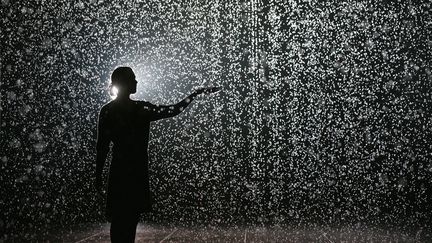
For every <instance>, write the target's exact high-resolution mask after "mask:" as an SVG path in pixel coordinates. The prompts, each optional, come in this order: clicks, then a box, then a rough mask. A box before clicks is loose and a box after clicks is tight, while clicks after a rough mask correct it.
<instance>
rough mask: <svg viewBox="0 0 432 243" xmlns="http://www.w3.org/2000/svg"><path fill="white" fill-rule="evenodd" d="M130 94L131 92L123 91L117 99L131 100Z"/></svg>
mask: <svg viewBox="0 0 432 243" xmlns="http://www.w3.org/2000/svg"><path fill="white" fill-rule="evenodd" d="M129 95H130V94H121V93H119V94H117V98H116V99H117V100H130V98H129Z"/></svg>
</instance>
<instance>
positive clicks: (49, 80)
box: [0, 0, 432, 238]
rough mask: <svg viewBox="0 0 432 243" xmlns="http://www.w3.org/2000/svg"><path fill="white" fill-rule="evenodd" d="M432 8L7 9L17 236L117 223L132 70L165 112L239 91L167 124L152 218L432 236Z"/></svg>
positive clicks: (7, 109)
mask: <svg viewBox="0 0 432 243" xmlns="http://www.w3.org/2000/svg"><path fill="white" fill-rule="evenodd" d="M431 9H432V8H431V6H430V3H428V2H427V1H425V3H418V4H413V3H408V2H403V3H383V2H381V3H379V4H378V3H375V1H344V2H340V1H328V2H327V3H320V2H318V1H297V0H296V1H290V2H289V3H285V1H240V2H238V3H231V2H230V1H212V2H209V3H207V2H206V1H177V0H174V1H138V0H136V1H110V2H108V1H101V0H90V1H77V2H75V1H74V2H68V1H64V2H61V1H53V0H51V1H48V0H44V1H25V2H24V1H22V2H15V1H9V0H2V1H1V16H2V19H1V121H0V123H1V124H0V126H1V127H0V128H1V130H0V137H1V140H0V166H1V167H0V168H1V173H0V183H1V186H0V195H1V196H0V207H1V215H0V216H1V218H0V230H1V231H2V232H5V235H6V238H7V237H9V236H11V234H12V235H13V234H15V233H16V232H18V231H19V230H20V229H33V230H35V231H39V232H43V229H45V228H46V227H51V226H53V225H56V226H58V227H62V226H64V225H73V224H79V223H84V222H104V217H103V207H104V201H100V200H98V198H97V196H96V194H95V192H94V190H93V187H92V186H93V184H92V183H93V173H94V169H95V164H94V162H95V143H96V122H97V114H98V112H99V109H100V107H101V106H102V105H103V104H104V103H106V102H108V101H109V100H110V97H109V93H108V85H109V76H110V73H111V72H112V70H113V69H114V68H115V67H116V66H119V65H123V66H131V67H132V68H133V69H134V70H135V72H136V74H137V79H138V81H139V84H138V92H137V94H136V95H135V96H134V97H135V99H143V100H147V101H151V102H153V103H156V104H172V103H175V102H177V101H179V100H180V99H182V98H184V97H185V96H186V95H188V94H189V93H190V92H192V91H193V90H194V88H196V87H198V86H213V85H216V86H222V87H223V88H224V89H223V91H221V92H219V93H217V94H214V95H211V96H204V97H200V98H198V99H197V100H195V101H194V102H193V104H192V105H191V106H189V107H188V108H187V110H186V111H185V112H183V113H182V114H181V115H179V116H177V117H175V118H172V119H167V120H162V121H158V122H155V123H153V126H152V130H151V141H150V147H149V152H150V158H151V163H150V171H151V187H152V189H153V191H154V193H155V199H156V203H155V205H154V212H153V213H152V214H151V215H147V216H145V217H143V219H144V220H150V221H155V222H159V223H167V222H168V223H175V224H229V225H233V224H235V225H240V224H288V225H290V224H303V223H305V224H334V225H339V224H344V225H346V224H358V223H361V224H362V223H364V224H372V225H389V224H391V225H420V226H427V225H430V224H431V221H430V218H432V215H431V214H432V213H431V212H432V143H431V139H432V115H431V114H432V113H431V109H432V102H431V98H432V97H431V96H432V92H431V91H432V89H431V85H432V74H431V67H432V65H431V59H432V58H431V51H432V39H431V36H432V33H431V32H432V19H431V14H432V10H431ZM108 165H109V162H107V164H106V166H107V167H108ZM106 169H107V168H106ZM105 173H106V171H105ZM137 193H139V192H137ZM8 235H9V236H8Z"/></svg>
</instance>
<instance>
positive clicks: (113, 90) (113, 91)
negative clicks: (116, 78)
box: [110, 86, 118, 100]
mask: <svg viewBox="0 0 432 243" xmlns="http://www.w3.org/2000/svg"><path fill="white" fill-rule="evenodd" d="M117 94H118V88H117V87H116V86H112V87H111V92H110V96H111V99H113V100H114V99H115V98H117Z"/></svg>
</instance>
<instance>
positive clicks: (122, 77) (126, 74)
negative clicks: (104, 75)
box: [111, 67, 133, 85]
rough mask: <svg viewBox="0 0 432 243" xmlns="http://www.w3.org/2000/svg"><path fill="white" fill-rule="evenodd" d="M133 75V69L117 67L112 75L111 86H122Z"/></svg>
mask: <svg viewBox="0 0 432 243" xmlns="http://www.w3.org/2000/svg"><path fill="white" fill-rule="evenodd" d="M132 75H133V71H132V68H130V67H117V68H116V69H114V71H113V73H112V74H111V84H112V85H119V84H120V85H121V84H122V83H123V82H125V81H127V80H128V79H129V78H130V77H131V76H132Z"/></svg>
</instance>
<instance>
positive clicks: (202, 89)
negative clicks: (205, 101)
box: [195, 87, 221, 95]
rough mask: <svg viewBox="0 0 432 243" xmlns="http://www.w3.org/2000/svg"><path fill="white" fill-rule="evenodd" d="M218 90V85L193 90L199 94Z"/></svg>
mask: <svg viewBox="0 0 432 243" xmlns="http://www.w3.org/2000/svg"><path fill="white" fill-rule="evenodd" d="M219 90H221V88H220V87H211V88H199V89H197V90H196V91H195V94H197V95H199V94H203V93H204V94H211V93H215V92H218V91H219Z"/></svg>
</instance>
